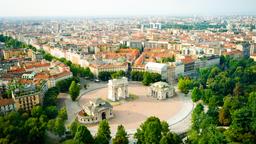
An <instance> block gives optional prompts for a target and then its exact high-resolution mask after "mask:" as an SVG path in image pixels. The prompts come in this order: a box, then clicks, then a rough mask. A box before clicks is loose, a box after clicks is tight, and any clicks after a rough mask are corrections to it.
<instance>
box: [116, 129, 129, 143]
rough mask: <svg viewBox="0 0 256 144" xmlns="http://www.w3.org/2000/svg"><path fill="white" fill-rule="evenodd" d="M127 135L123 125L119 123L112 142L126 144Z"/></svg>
mask: <svg viewBox="0 0 256 144" xmlns="http://www.w3.org/2000/svg"><path fill="white" fill-rule="evenodd" d="M128 143H129V141H128V136H127V133H126V132H125V129H124V126H122V125H119V126H118V128H117V132H116V137H115V138H114V139H113V144H128Z"/></svg>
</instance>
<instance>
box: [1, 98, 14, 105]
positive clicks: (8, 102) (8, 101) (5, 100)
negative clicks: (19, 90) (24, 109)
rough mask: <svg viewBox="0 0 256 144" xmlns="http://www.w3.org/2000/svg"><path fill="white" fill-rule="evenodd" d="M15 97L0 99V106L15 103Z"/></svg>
mask: <svg viewBox="0 0 256 144" xmlns="http://www.w3.org/2000/svg"><path fill="white" fill-rule="evenodd" d="M14 103H15V102H14V100H13V99H0V106H6V105H11V104H14Z"/></svg>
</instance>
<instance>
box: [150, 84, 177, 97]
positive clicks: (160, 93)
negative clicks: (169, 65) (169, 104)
mask: <svg viewBox="0 0 256 144" xmlns="http://www.w3.org/2000/svg"><path fill="white" fill-rule="evenodd" d="M149 96H150V97H153V98H156V99H157V100H164V99H167V98H170V97H173V96H174V88H173V86H171V85H169V84H168V83H166V82H156V83H154V84H152V85H151V86H150V87H149Z"/></svg>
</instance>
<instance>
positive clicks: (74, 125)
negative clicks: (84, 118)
mask: <svg viewBox="0 0 256 144" xmlns="http://www.w3.org/2000/svg"><path fill="white" fill-rule="evenodd" d="M79 125H80V124H79V123H78V122H77V121H73V122H72V124H71V125H70V132H71V135H72V136H73V137H74V136H75V134H76V132H77V129H78V127H79Z"/></svg>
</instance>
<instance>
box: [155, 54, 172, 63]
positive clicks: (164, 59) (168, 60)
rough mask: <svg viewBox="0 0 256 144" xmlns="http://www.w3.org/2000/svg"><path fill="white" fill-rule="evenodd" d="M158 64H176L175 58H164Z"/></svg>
mask: <svg viewBox="0 0 256 144" xmlns="http://www.w3.org/2000/svg"><path fill="white" fill-rule="evenodd" d="M157 62H159V63H168V62H175V56H174V55H173V56H172V57H164V58H161V59H160V60H158V61H157Z"/></svg>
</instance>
